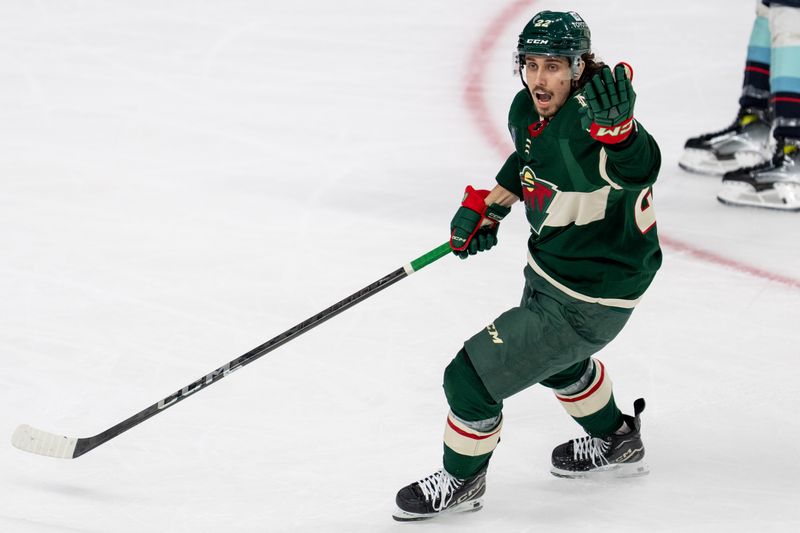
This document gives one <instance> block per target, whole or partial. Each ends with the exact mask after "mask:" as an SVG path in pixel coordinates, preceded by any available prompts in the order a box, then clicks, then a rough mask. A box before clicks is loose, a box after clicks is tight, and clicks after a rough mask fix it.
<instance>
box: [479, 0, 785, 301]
mask: <svg viewBox="0 0 800 533" xmlns="http://www.w3.org/2000/svg"><path fill="white" fill-rule="evenodd" d="M534 4H536V1H535V0H515V1H514V2H511V3H509V4H508V5H506V7H505V8H504V9H503V10H502V11H500V13H498V14H497V16H496V17H494V18H493V19H492V20H491V21H490V22H489V25H488V26H487V27H486V30H485V31H484V32H483V34H481V36H480V38H479V39H478V41H477V42H476V43H475V46H474V47H473V49H472V53H471V55H470V56H469V57H470V58H471V61H470V69H469V72H467V76H466V79H465V87H464V99H465V100H466V103H467V109H468V110H469V111H470V113H471V114H472V118H473V120H474V121H475V123H476V124H477V126H478V129H479V130H480V132H481V134H482V135H483V137H484V138H485V139H486V140H487V141H488V143H489V144H490V145H491V147H492V148H493V149H494V150H495V151H496V152H497V153H498V154H499V155H500V156H501V157H502V158H503V160H505V158H506V157H508V155H509V154H511V151H512V150H513V149H514V146H513V145H512V144H511V140H510V138H509V137H508V135H505V134H503V133H501V132H500V131H498V130H497V128H496V127H495V126H494V119H493V117H492V115H491V114H490V113H489V108H488V107H487V105H486V94H485V90H484V78H485V74H486V68H487V66H488V64H489V60H490V56H491V53H492V49H493V48H494V47H495V45H496V44H497V41H498V39H499V37H500V36H501V34H502V33H503V32H504V31H505V30H506V28H507V27H508V26H509V24H511V23H512V22H519V23H520V27H521V24H523V23H524V22H525V20H527V19H526V17H523V16H522V15H523V14H524V13H525V12H526V11H527V12H528V13H529V14H530V15H531V16H532V15H533V13H534V11H533V6H534ZM522 19H525V20H522ZM659 239H660V240H661V244H663V245H665V246H667V247H668V248H671V249H673V250H675V251H677V252H679V253H684V254H687V255H689V256H691V257H693V258H695V259H698V260H700V261H705V262H707V263H713V264H716V265H720V266H723V267H727V268H731V269H733V270H736V271H739V272H743V273H745V274H749V275H750V276H753V277H756V278H761V279H766V280H769V281H774V282H777V283H781V284H783V285H787V286H789V287H793V288H795V289H800V280H797V279H795V278H791V277H788V276H783V275H781V274H776V273H774V272H769V271H768V270H764V269H762V268H759V267H755V266H752V265H748V264H746V263H743V262H740V261H737V260H735V259H730V258H728V257H725V256H722V255H719V254H716V253H714V252H711V251H708V250H704V249H702V248H699V247H697V246H694V245H691V244H687V243H685V242H682V241H679V240H677V239H673V238H672V237H668V236H665V235H663V234H661V235H659Z"/></svg>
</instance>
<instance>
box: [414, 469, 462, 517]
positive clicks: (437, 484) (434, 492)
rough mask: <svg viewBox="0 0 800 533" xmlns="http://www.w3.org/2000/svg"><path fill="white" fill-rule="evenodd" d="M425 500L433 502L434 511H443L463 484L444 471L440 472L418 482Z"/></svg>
mask: <svg viewBox="0 0 800 533" xmlns="http://www.w3.org/2000/svg"><path fill="white" fill-rule="evenodd" d="M417 484H418V485H419V488H420V490H421V491H422V494H423V496H425V499H426V500H428V501H430V502H431V506H432V507H433V510H434V511H441V510H442V509H444V508H445V507H447V505H448V504H449V503H450V501H451V500H452V499H453V494H454V493H455V491H456V490H458V489H459V488H460V487H461V485H462V482H461V481H460V480H458V479H456V478H454V477H453V476H451V475H450V474H448V473H447V472H445V471H444V470H438V471H436V472H434V473H433V474H431V475H430V476H428V477H426V478H424V479H421V480H419V481H418V482H417Z"/></svg>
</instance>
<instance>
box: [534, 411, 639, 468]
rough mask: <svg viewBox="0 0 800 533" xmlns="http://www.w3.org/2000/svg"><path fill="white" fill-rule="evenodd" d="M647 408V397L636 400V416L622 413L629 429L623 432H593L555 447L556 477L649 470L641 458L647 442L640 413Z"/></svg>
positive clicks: (554, 465)
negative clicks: (599, 434)
mask: <svg viewBox="0 0 800 533" xmlns="http://www.w3.org/2000/svg"><path fill="white" fill-rule="evenodd" d="M642 411H644V399H642V398H639V399H638V400H636V401H635V402H634V403H633V413H634V414H633V416H629V415H623V417H624V419H625V423H626V424H627V425H628V427H629V428H630V431H629V432H628V433H626V434H624V435H609V436H608V437H605V438H602V439H600V438H595V437H591V436H586V437H581V438H579V439H573V440H571V441H569V442H566V443H564V444H561V445H559V446H556V448H555V449H554V450H553V467H552V468H551V469H550V472H551V473H552V474H553V475H554V476H557V477H566V478H585V477H596V476H598V475H600V474H603V475H608V476H611V477H634V476H643V475H645V474H648V473H649V472H650V470H649V469H648V467H647V465H646V464H645V463H644V462H643V461H642V459H643V458H644V444H642V437H641V434H640V430H641V427H642V423H641V421H640V420H639V415H640V414H641V413H642Z"/></svg>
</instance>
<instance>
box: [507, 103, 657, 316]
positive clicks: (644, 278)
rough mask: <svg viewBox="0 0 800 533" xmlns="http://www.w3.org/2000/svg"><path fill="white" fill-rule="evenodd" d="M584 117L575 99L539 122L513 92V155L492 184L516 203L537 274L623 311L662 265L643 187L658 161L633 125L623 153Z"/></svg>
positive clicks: (654, 149) (654, 150)
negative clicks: (528, 229) (522, 212)
mask: <svg viewBox="0 0 800 533" xmlns="http://www.w3.org/2000/svg"><path fill="white" fill-rule="evenodd" d="M586 109H587V104H586V101H585V98H584V96H583V93H582V92H577V93H576V94H574V95H572V96H571V97H570V98H569V99H568V100H567V101H566V103H565V104H564V106H563V107H562V108H561V109H560V110H559V111H558V112H557V113H556V114H555V116H554V117H552V119H550V120H549V121H548V122H544V121H541V120H540V117H539V115H538V113H537V112H536V108H535V107H534V105H533V101H532V99H531V96H530V93H529V92H528V91H527V90H522V91H520V92H519V93H518V94H517V96H516V97H515V98H514V101H513V103H512V104H511V109H510V111H509V117H508V126H509V130H510V131H511V137H512V138H513V139H514V145H515V147H516V150H515V152H514V153H513V154H511V156H510V157H509V158H508V160H507V161H506V163H505V164H504V165H503V167H502V168H501V169H500V172H499V173H498V175H497V182H498V183H499V184H500V185H502V186H503V187H505V188H506V189H508V190H509V191H511V192H513V193H514V194H516V195H517V196H518V197H519V198H520V199H521V200H523V202H524V203H525V214H526V216H527V219H528V223H529V224H530V227H531V236H530V239H529V240H528V251H529V255H528V263H529V264H530V266H531V268H532V269H533V271H534V272H536V274H538V275H539V276H541V277H543V278H545V279H546V280H547V281H548V282H550V283H551V284H552V285H554V286H555V287H557V288H558V289H560V290H561V291H562V292H564V293H566V294H568V295H570V296H572V297H574V298H577V299H579V300H583V301H589V302H596V303H600V304H603V305H609V306H613V307H625V308H632V307H634V306H635V305H636V303H637V302H638V300H639V298H640V297H641V296H642V294H643V293H644V291H645V289H647V287H648V286H649V285H650V282H651V281H652V280H653V277H654V276H655V273H656V271H657V270H658V268H659V267H660V266H661V249H660V247H659V244H658V234H657V230H656V219H655V212H654V208H653V192H652V188H651V186H652V185H653V183H654V182H655V180H656V176H657V175H658V170H659V168H660V166H661V153H660V151H659V149H658V145H657V144H656V142H655V140H654V139H653V138H652V137H651V136H650V135H649V134H648V133H647V131H646V130H645V129H644V128H643V127H642V126H641V125H640V124H636V128H637V132H636V133H635V134H634V135H635V137H634V139H633V142H631V143H630V144H629V145H627V146H626V147H624V148H622V149H615V148H614V147H613V146H612V147H609V146H607V145H604V144H602V143H600V142H598V141H596V140H595V139H593V138H592V137H591V136H590V135H589V132H588V130H589V124H590V122H591V121H590V120H589V119H588V116H587V115H586Z"/></svg>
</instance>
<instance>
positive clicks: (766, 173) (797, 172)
mask: <svg viewBox="0 0 800 533" xmlns="http://www.w3.org/2000/svg"><path fill="white" fill-rule="evenodd" d="M717 200H719V201H720V202H722V203H723V204H727V205H740V206H748V207H763V208H766V209H778V210H781V211H800V140H792V139H776V147H775V155H773V157H772V160H771V161H767V162H766V163H762V164H760V165H757V166H754V167H749V168H744V169H742V170H738V171H735V172H728V173H727V174H725V176H723V178H722V190H720V192H719V194H717Z"/></svg>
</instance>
